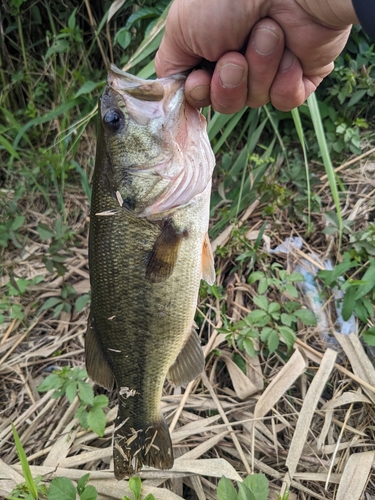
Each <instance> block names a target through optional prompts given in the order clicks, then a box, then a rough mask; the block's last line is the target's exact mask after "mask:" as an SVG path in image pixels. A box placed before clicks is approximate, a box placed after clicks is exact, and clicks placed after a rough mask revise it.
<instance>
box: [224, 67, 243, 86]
mask: <svg viewBox="0 0 375 500" xmlns="http://www.w3.org/2000/svg"><path fill="white" fill-rule="evenodd" d="M244 73H245V69H244V68H243V67H242V66H237V64H232V63H228V64H224V66H223V67H222V68H221V70H220V73H219V78H220V81H221V85H222V86H223V87H225V88H227V89H233V88H234V87H237V85H239V84H240V83H241V82H242V80H243V76H244Z"/></svg>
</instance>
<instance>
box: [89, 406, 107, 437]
mask: <svg viewBox="0 0 375 500" xmlns="http://www.w3.org/2000/svg"><path fill="white" fill-rule="evenodd" d="M87 423H88V425H89V427H90V429H92V430H93V431H94V432H95V433H96V434H97V435H98V436H103V435H104V430H105V424H106V418H105V413H104V411H103V410H102V409H101V408H98V407H95V406H94V407H93V408H91V410H90V411H89V413H88V415H87Z"/></svg>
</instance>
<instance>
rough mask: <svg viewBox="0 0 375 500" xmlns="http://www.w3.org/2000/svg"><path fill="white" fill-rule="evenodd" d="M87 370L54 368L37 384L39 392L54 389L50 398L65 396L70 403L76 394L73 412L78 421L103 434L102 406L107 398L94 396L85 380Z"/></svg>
mask: <svg viewBox="0 0 375 500" xmlns="http://www.w3.org/2000/svg"><path fill="white" fill-rule="evenodd" d="M86 379H87V372H86V370H84V369H82V368H78V367H76V368H73V369H72V368H71V367H70V366H64V367H63V368H61V370H55V371H54V372H53V373H52V374H51V375H48V377H47V378H46V379H45V380H44V381H43V382H42V383H41V384H40V385H39V386H38V391H39V392H47V391H49V390H51V389H54V392H53V393H52V396H51V398H52V399H57V398H60V397H62V396H66V397H67V399H68V401H69V402H70V403H72V402H73V400H74V398H75V397H76V396H77V397H78V399H79V402H80V406H79V408H78V409H77V411H76V413H75V417H76V418H78V420H79V423H80V424H81V425H82V427H83V428H85V429H89V428H90V429H92V430H93V431H94V432H95V433H96V434H98V436H103V435H104V430H105V423H106V418H105V413H104V411H103V408H104V407H105V406H107V405H108V398H107V396H105V395H104V394H100V395H99V396H94V390H93V388H92V386H91V385H90V384H89V383H87V382H86Z"/></svg>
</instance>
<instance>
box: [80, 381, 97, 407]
mask: <svg viewBox="0 0 375 500" xmlns="http://www.w3.org/2000/svg"><path fill="white" fill-rule="evenodd" d="M77 386H78V387H77V390H78V397H79V399H80V400H81V402H82V403H84V404H85V405H92V404H93V403H94V389H93V388H92V386H91V385H90V384H88V383H87V382H84V381H83V380H78V382H77Z"/></svg>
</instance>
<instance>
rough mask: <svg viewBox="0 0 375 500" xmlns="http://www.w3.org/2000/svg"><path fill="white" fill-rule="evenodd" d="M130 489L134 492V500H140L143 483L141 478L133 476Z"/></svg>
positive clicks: (130, 480)
mask: <svg viewBox="0 0 375 500" xmlns="http://www.w3.org/2000/svg"><path fill="white" fill-rule="evenodd" d="M128 485H129V488H130V489H131V491H132V492H133V495H134V500H139V498H140V496H141V489H142V481H141V478H140V477H139V476H132V477H131V478H130V479H129V483H128Z"/></svg>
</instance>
